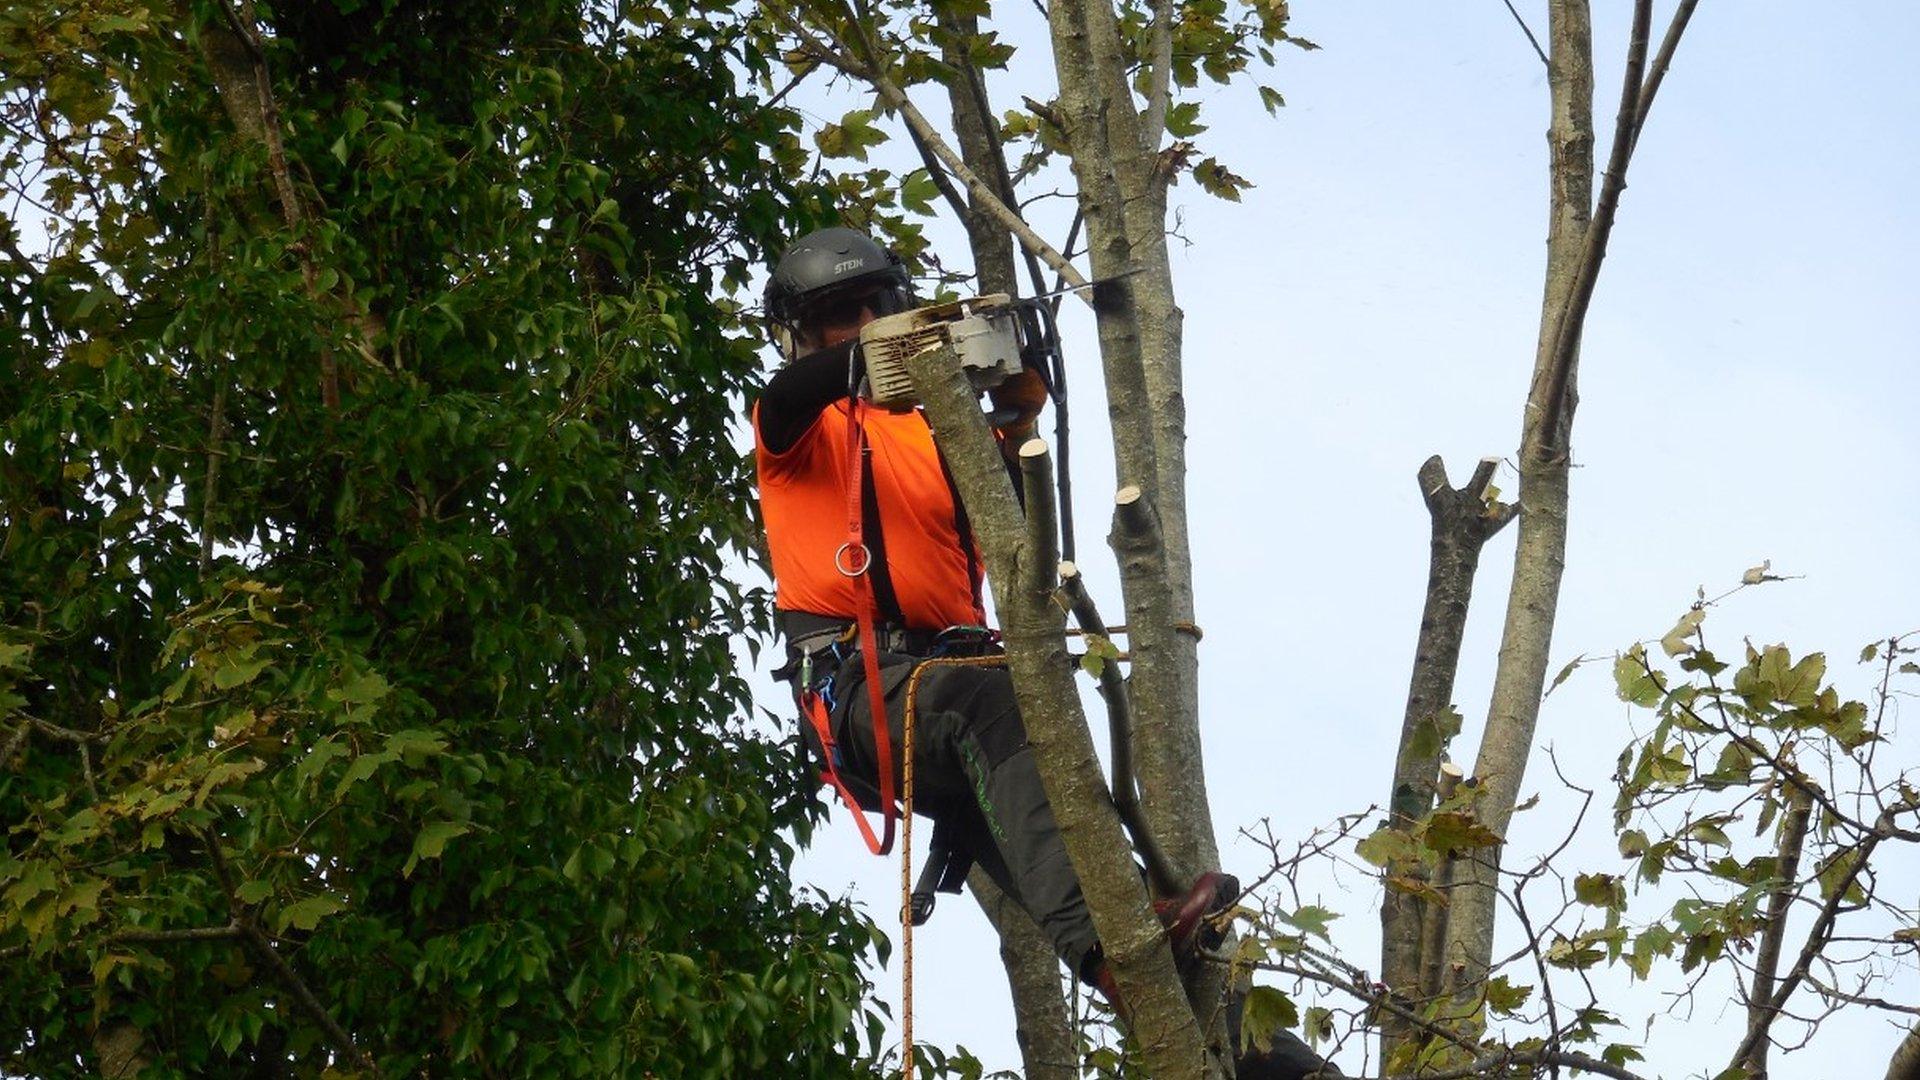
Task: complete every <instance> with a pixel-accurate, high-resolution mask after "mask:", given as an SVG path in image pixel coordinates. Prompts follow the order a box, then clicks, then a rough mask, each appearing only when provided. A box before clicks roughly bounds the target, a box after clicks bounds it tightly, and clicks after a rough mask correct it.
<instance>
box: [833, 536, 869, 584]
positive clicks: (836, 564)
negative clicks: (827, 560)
mask: <svg viewBox="0 0 1920 1080" xmlns="http://www.w3.org/2000/svg"><path fill="white" fill-rule="evenodd" d="M850 551H858V552H859V553H860V558H859V561H857V562H855V563H853V564H852V567H851V569H849V566H848V561H847V553H848V552H850ZM871 565H873V553H872V552H870V551H868V550H867V545H865V544H856V543H854V542H852V541H851V540H849V541H848V542H846V543H844V544H841V545H840V546H839V547H838V548H836V549H835V550H834V553H833V568H834V569H835V570H838V571H840V576H841V577H850V578H855V577H859V576H860V575H861V574H864V573H866V572H867V567H869V566H871Z"/></svg>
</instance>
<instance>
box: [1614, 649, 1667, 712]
mask: <svg viewBox="0 0 1920 1080" xmlns="http://www.w3.org/2000/svg"><path fill="white" fill-rule="evenodd" d="M1613 681H1614V685H1615V686H1616V688H1617V689H1618V691H1619V694H1620V700H1622V701H1627V702H1631V703H1633V704H1635V705H1638V706H1641V707H1642V708H1652V707H1653V706H1654V705H1655V704H1657V703H1658V702H1659V700H1660V695H1661V694H1662V693H1664V692H1665V690H1666V680H1665V678H1664V677H1663V676H1662V675H1661V674H1660V673H1659V672H1657V671H1650V670H1649V669H1648V667H1647V651H1646V650H1645V649H1644V648H1642V647H1640V646H1638V645H1635V646H1633V647H1632V648H1630V649H1628V650H1627V651H1626V652H1625V653H1624V654H1622V655H1621V656H1620V657H1619V658H1618V659H1616V660H1614V662H1613Z"/></svg>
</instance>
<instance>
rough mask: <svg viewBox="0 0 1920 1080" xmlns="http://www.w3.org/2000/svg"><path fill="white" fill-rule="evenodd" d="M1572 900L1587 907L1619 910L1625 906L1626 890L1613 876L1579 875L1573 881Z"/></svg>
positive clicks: (1615, 876) (1617, 878)
mask: <svg viewBox="0 0 1920 1080" xmlns="http://www.w3.org/2000/svg"><path fill="white" fill-rule="evenodd" d="M1573 898H1574V899H1575V900H1577V901H1579V902H1580V903H1582V904H1586V905H1587V906H1589V907H1602V908H1614V909H1621V908H1625V907H1626V906H1627V890H1626V886H1625V884H1623V883H1622V882H1621V880H1620V878H1619V877H1618V876H1617V875H1614V874H1581V875H1579V876H1578V877H1575V878H1574V879H1573Z"/></svg>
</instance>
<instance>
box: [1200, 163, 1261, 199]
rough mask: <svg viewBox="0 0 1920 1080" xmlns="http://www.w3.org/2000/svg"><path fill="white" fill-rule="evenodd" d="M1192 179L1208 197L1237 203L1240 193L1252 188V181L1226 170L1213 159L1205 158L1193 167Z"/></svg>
mask: <svg viewBox="0 0 1920 1080" xmlns="http://www.w3.org/2000/svg"><path fill="white" fill-rule="evenodd" d="M1193 178H1194V180H1196V181H1198V182H1199V184H1200V189H1201V190H1202V191H1205V192H1206V193H1207V194H1209V195H1213V196H1216V197H1218V198H1221V199H1225V200H1226V201H1228V202H1239V201H1240V193H1241V192H1242V191H1245V190H1247V189H1248V188H1250V187H1252V186H1253V181H1251V180H1248V179H1247V178H1246V177H1244V176H1240V175H1238V174H1236V173H1234V172H1233V171H1232V170H1230V169H1228V168H1227V167H1226V166H1225V165H1222V164H1220V162H1219V161H1218V160H1217V159H1215V158H1207V159H1205V160H1203V161H1201V162H1200V164H1198V165H1195V166H1194V167H1193Z"/></svg>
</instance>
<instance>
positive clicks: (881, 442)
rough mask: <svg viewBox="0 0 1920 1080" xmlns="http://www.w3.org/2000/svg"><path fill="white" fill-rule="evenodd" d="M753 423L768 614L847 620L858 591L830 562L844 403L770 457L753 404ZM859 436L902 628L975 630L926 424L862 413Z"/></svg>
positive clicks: (971, 573)
mask: <svg viewBox="0 0 1920 1080" xmlns="http://www.w3.org/2000/svg"><path fill="white" fill-rule="evenodd" d="M753 420H754V464H755V467H756V469H757V471H758V473H759V477H760V511H761V515H762V516H763V517H764V518H765V520H766V526H767V545H768V547H769V548H770V549H771V551H772V555H773V579H774V583H775V591H774V606H775V607H777V608H779V609H781V610H783V611H805V612H811V613H813V614H815V615H826V616H830V617H834V618H840V617H844V618H846V619H848V620H852V619H854V618H855V617H856V616H857V614H858V611H859V605H860V603H861V590H860V587H859V585H858V583H857V582H856V581H855V580H854V579H853V578H850V577H847V576H846V575H845V574H842V573H841V572H840V571H839V569H838V567H837V566H836V564H835V562H834V556H835V553H836V552H837V551H839V549H840V546H841V545H842V544H844V543H846V542H847V524H848V523H847V487H848V485H849V484H850V483H852V478H851V477H850V476H849V475H848V467H847V439H848V438H849V434H850V430H849V429H850V425H851V407H850V403H849V402H848V401H845V400H841V401H836V402H833V403H832V404H830V405H828V406H827V407H825V408H824V409H822V410H821V411H820V414H819V416H818V417H816V418H815V419H814V422H813V424H812V426H811V427H809V428H808V429H807V430H806V432H805V434H803V435H801V436H800V438H799V439H798V440H797V441H796V442H795V443H794V444H793V446H792V447H791V448H789V449H788V450H787V451H785V452H784V453H779V454H776V453H773V452H771V451H769V450H768V449H767V447H766V440H765V439H764V438H763V437H762V435H761V432H760V409H759V406H758V405H757V404H756V405H755V407H754V413H753ZM866 436H867V445H868V446H869V447H870V448H871V452H870V453H869V455H868V458H867V468H868V471H869V472H870V474H871V476H872V481H873V493H874V501H875V502H876V503H877V504H878V506H879V511H880V522H879V527H880V539H881V547H882V549H883V550H884V553H885V556H886V569H887V575H888V577H889V578H890V579H891V580H892V583H893V593H894V596H895V598H896V599H897V601H898V602H899V607H900V616H901V619H902V620H903V622H904V624H905V625H906V626H907V627H909V628H911V629H915V630H943V629H945V628H947V627H949V626H956V625H979V624H981V623H984V622H985V621H986V613H985V612H984V611H983V610H982V609H981V607H980V603H979V600H978V597H979V595H980V593H979V588H980V573H981V571H980V558H979V553H978V551H977V550H976V549H975V548H974V547H973V543H972V537H971V536H970V535H969V536H964V537H963V536H962V533H961V521H960V519H959V517H958V516H957V514H956V507H955V505H954V494H953V489H952V487H951V486H950V485H949V484H948V482H947V478H946V474H945V472H944V471H943V469H942V466H941V462H940V453H939V451H938V450H937V449H936V448H935V447H934V442H933V431H932V429H931V428H929V427H928V426H927V421H926V418H925V417H924V416H922V415H921V413H920V412H919V411H918V410H914V411H912V412H905V413H889V412H887V411H885V410H883V409H869V410H867V418H866ZM871 534H872V525H871V523H868V535H871ZM883 616H884V613H883Z"/></svg>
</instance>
